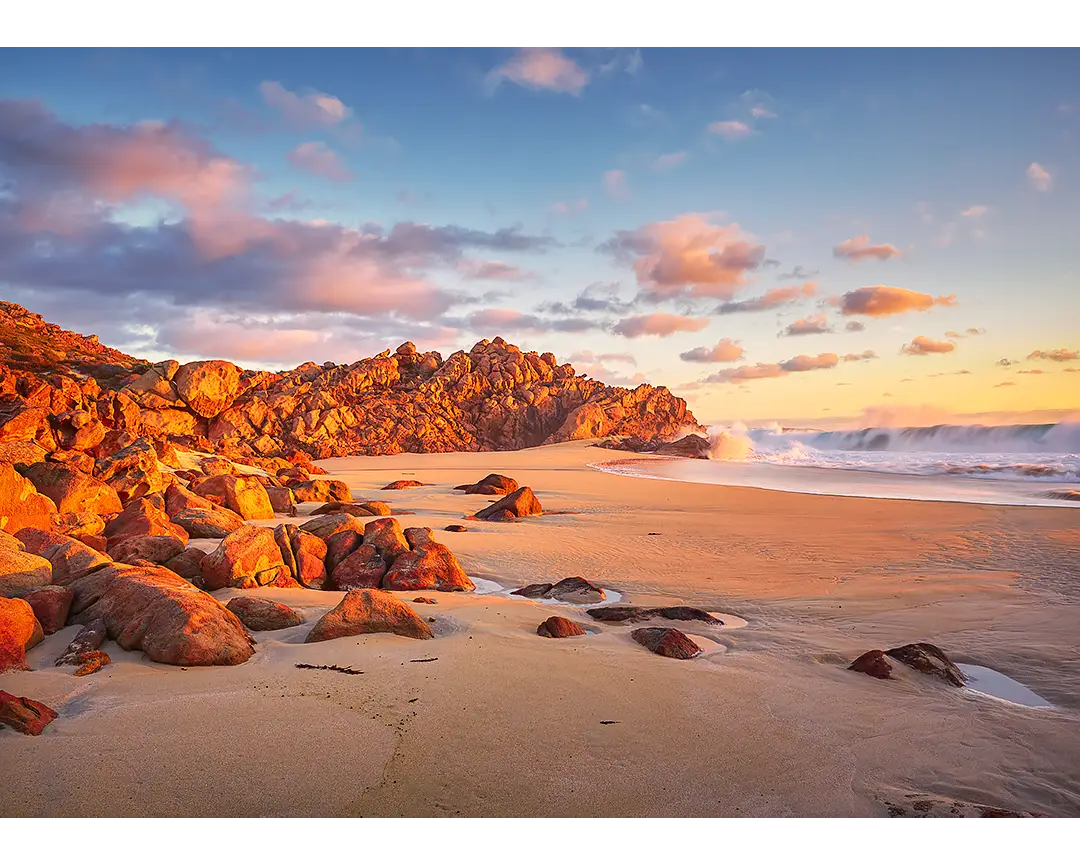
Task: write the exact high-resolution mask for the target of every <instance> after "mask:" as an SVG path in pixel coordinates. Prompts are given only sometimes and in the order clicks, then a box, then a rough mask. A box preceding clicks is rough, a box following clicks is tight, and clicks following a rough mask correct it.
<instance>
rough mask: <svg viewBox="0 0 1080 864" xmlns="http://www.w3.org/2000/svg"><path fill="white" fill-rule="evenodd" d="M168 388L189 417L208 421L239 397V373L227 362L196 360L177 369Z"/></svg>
mask: <svg viewBox="0 0 1080 864" xmlns="http://www.w3.org/2000/svg"><path fill="white" fill-rule="evenodd" d="M172 384H173V386H174V387H175V388H176V392H177V394H178V395H179V396H180V398H181V399H183V400H184V403H185V404H186V405H187V406H188V408H190V409H191V410H192V412H193V413H195V414H197V415H198V416H200V417H204V418H207V419H210V418H212V417H216V416H217V415H218V414H220V413H221V412H222V411H224V410H225V409H226V408H228V407H230V406H231V405H232V403H233V402H234V401H235V399H236V397H237V395H238V394H239V393H240V370H239V369H238V368H237V367H236V366H234V365H233V364H232V363H229V362H228V361H227V360H197V361H195V362H194V363H185V364H184V365H183V366H181V367H180V368H179V369H177V370H176V375H174V376H173V379H172Z"/></svg>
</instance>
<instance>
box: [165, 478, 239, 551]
mask: <svg viewBox="0 0 1080 864" xmlns="http://www.w3.org/2000/svg"><path fill="white" fill-rule="evenodd" d="M165 512H166V513H167V514H168V515H169V518H170V520H171V521H172V522H173V524H174V525H179V526H180V527H181V528H183V529H184V530H185V531H187V533H188V536H189V537H193V538H194V537H199V538H204V539H221V538H222V537H227V536H228V535H229V534H231V533H232V532H233V531H235V530H236V529H237V528H240V527H242V526H243V524H244V520H243V519H242V518H241V517H240V515H239V514H237V513H234V512H233V511H232V510H230V509H228V508H227V507H221V506H219V505H217V504H215V503H214V502H213V501H211V500H210V499H209V498H203V497H202V496H201V495H196V494H195V493H194V492H192V491H190V490H189V489H185V488H184V487H183V486H181V485H180V484H179V483H174V484H172V485H171V486H169V488H168V489H166V490H165Z"/></svg>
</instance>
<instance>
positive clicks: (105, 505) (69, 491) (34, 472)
mask: <svg viewBox="0 0 1080 864" xmlns="http://www.w3.org/2000/svg"><path fill="white" fill-rule="evenodd" d="M23 476H24V477H26V479H28V480H29V481H30V482H31V483H33V484H34V487H35V488H36V489H37V491H38V492H40V493H41V494H42V495H45V496H47V497H48V498H50V499H51V500H52V502H53V503H54V504H55V505H56V510H57V512H58V513H96V514H98V515H99V516H104V515H106V514H109V513H119V512H120V511H121V510H122V509H123V507H121V505H120V496H118V495H117V494H116V490H115V489H113V488H112V487H111V486H109V485H108V484H107V483H105V482H103V481H101V480H98V479H97V478H96V477H92V476H91V475H89V474H87V473H85V472H83V471H79V470H76V469H75V468H70V467H68V466H67V465H60V464H58V463H56V462H39V463H38V464H36V465H31V466H29V467H28V468H26V470H24V471H23Z"/></svg>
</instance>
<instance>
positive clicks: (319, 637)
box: [304, 588, 435, 642]
mask: <svg viewBox="0 0 1080 864" xmlns="http://www.w3.org/2000/svg"><path fill="white" fill-rule="evenodd" d="M364 633H394V634H396V635H398V636H408V637H409V638H411V639H433V638H434V637H435V634H434V633H433V632H432V630H431V627H429V626H428V624H427V623H426V622H425V621H424V620H423V619H422V618H420V616H419V615H417V614H416V613H415V612H413V610H412V609H410V608H409V607H408V605H407V604H405V603H404V602H403V601H401V600H399V599H398V598H397V597H395V596H394V595H393V594H391V593H390V592H388V591H379V590H377V589H373V588H365V589H361V590H359V591H350V592H349V593H348V594H346V595H345V597H344V598H343V599H342V601H341V602H340V603H338V605H337V606H335V607H334V608H333V609H331V610H330V611H329V612H327V613H326V614H325V615H324V616H323V617H322V618H320V619H319V621H318V622H317V623H316V624H315V626H314V627H313V628H312V629H311V632H310V633H308V636H307V639H305V640H304V641H305V642H324V641H326V640H327V639H340V638H341V637H343V636H359V635H361V634H364Z"/></svg>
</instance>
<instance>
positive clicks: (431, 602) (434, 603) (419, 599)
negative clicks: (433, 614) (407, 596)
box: [412, 597, 439, 606]
mask: <svg viewBox="0 0 1080 864" xmlns="http://www.w3.org/2000/svg"><path fill="white" fill-rule="evenodd" d="M412 602H413V603H426V604H428V605H429V606H437V605H438V603H439V601H438V600H436V599H435V598H434V597H413V600H412Z"/></svg>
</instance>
